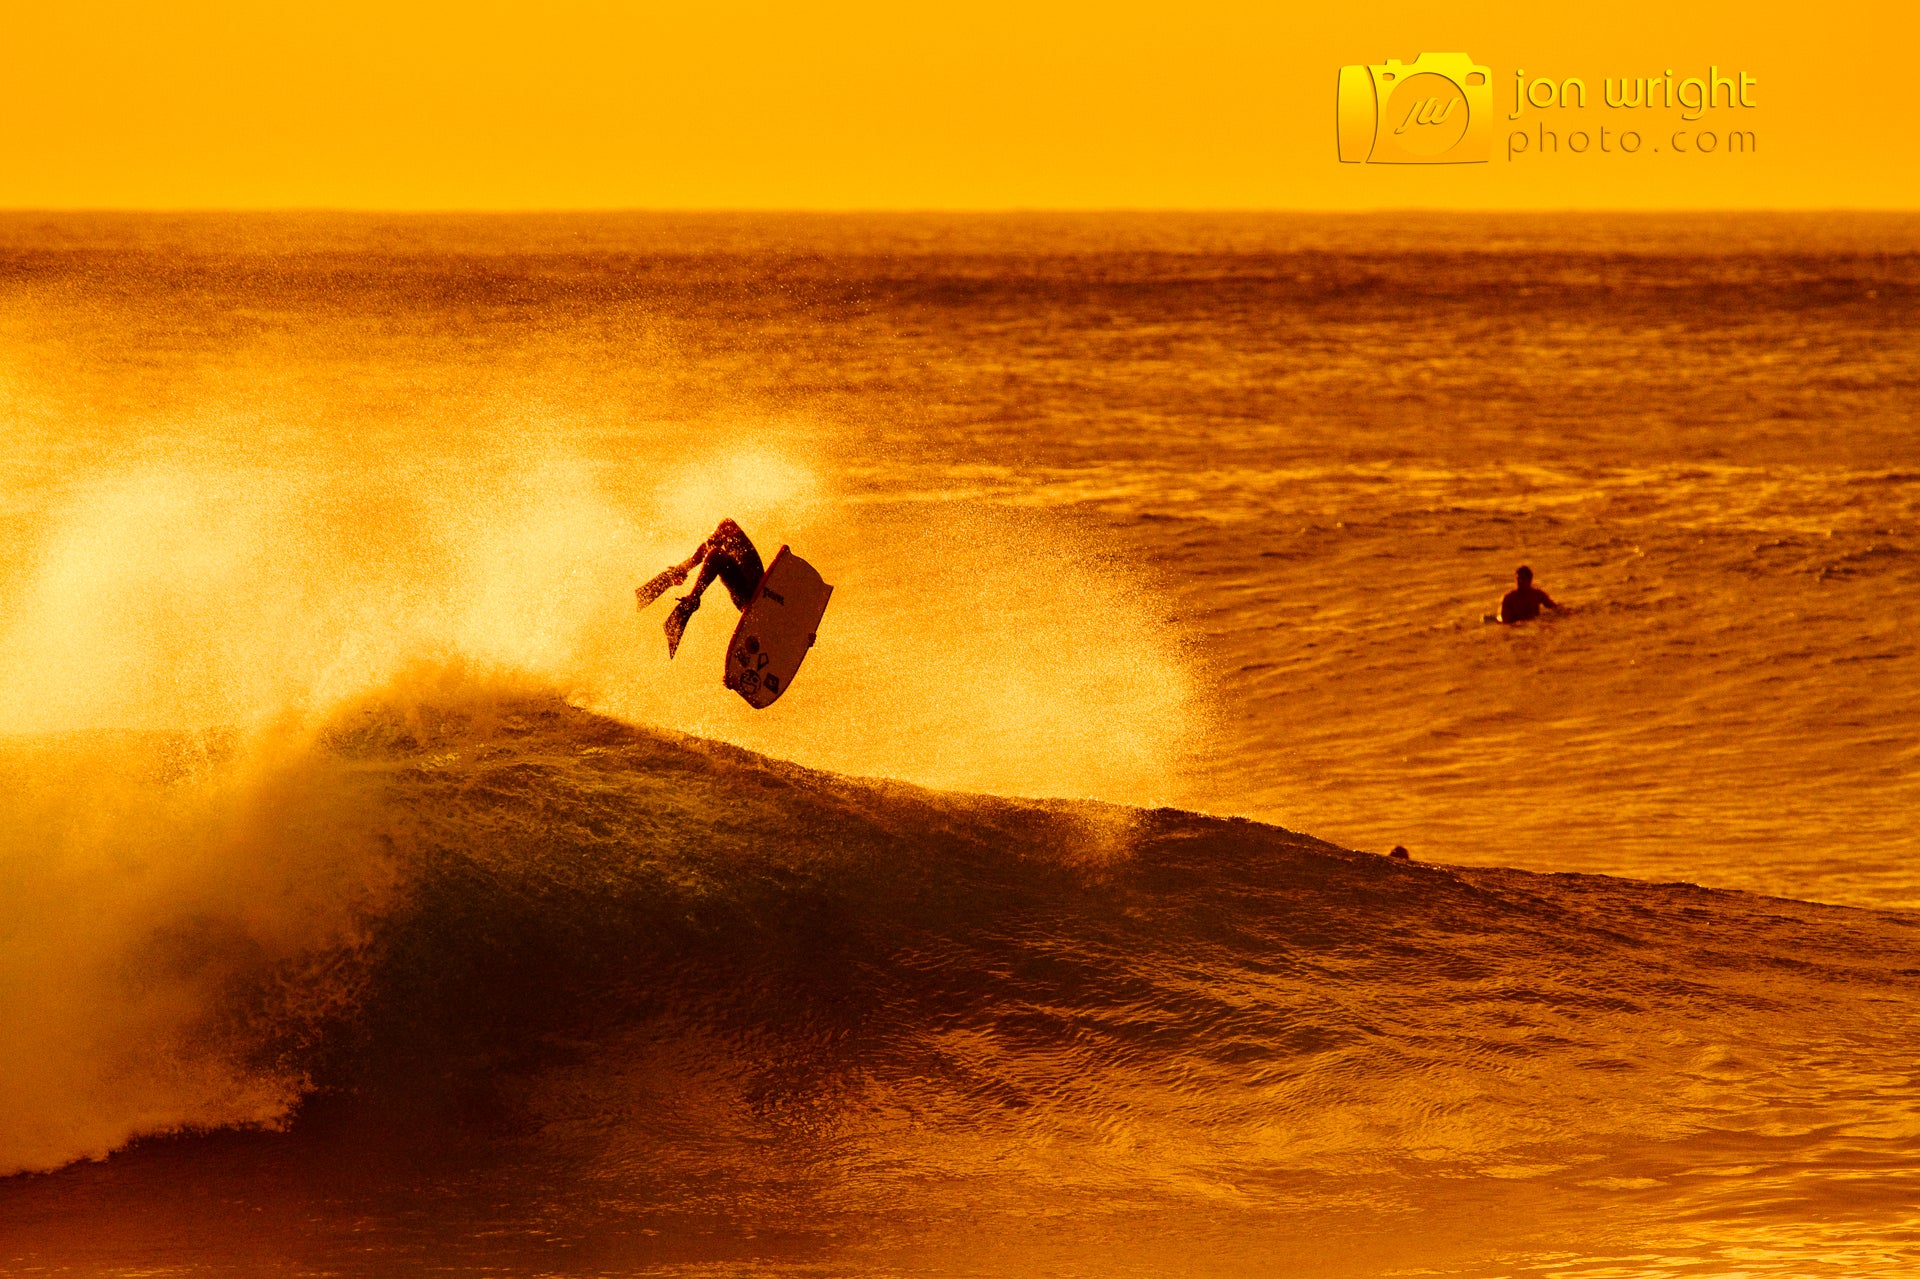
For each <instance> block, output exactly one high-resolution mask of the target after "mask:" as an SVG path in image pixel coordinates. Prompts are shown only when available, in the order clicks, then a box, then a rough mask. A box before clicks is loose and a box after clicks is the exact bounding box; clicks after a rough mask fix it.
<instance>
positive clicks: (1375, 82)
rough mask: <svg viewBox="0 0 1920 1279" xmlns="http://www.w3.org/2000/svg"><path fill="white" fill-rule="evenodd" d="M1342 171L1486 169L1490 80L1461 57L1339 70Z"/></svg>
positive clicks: (1429, 57) (1434, 56) (1437, 56)
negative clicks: (1361, 167) (1353, 167)
mask: <svg viewBox="0 0 1920 1279" xmlns="http://www.w3.org/2000/svg"><path fill="white" fill-rule="evenodd" d="M1339 124H1340V160H1341V163H1343V164H1359V163H1361V162H1362V161H1365V162H1366V163H1368V164H1485V163H1486V162H1487V159H1488V157H1489V156H1490V155H1491V154H1492V151H1493V77H1492V74H1491V73H1490V72H1488V70H1487V69H1486V68H1485V67H1481V66H1475V65H1474V61H1473V59H1472V58H1470V57H1468V56H1467V55H1466V54H1464V53H1423V54H1421V55H1420V56H1419V57H1417V58H1415V59H1414V60H1413V61H1412V62H1411V63H1405V64H1403V63H1402V62H1401V61H1400V60H1399V59H1398V58H1389V59H1388V60H1387V61H1385V62H1383V63H1381V64H1380V65H1378V66H1366V67H1363V66H1351V67H1341V68H1340V118H1339Z"/></svg>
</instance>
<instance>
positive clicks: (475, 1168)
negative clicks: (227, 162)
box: [0, 215, 1920, 1276]
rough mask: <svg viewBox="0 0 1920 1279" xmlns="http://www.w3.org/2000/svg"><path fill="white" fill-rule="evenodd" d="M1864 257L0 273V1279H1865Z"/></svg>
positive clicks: (1895, 698)
mask: <svg viewBox="0 0 1920 1279" xmlns="http://www.w3.org/2000/svg"><path fill="white" fill-rule="evenodd" d="M1917 252H1920V223H1916V222H1915V221H1914V220H1913V219H1911V218H1905V219H1903V218H1892V217H1883V218H1844V219H1833V218H1828V219H1817V218H1802V219H1789V218H1740V219H1736V218H1708V217H1696V218H1667V219H1630V218H1613V219H1581V218H1572V217H1562V218H1532V219H1494V220H1491V221H1489V220H1486V219H1466V218H1450V219H1441V220H1438V221H1436V220H1433V219H1423V218H1402V219H1391V218H1347V219H1341V218H1318V219H1311V218H1292V219H1285V218H1255V217H1236V218H1225V217H1222V218H1182V219H1174V218H1144V217H1142V218H1124V217H1105V218H1045V217H1030V218H1011V217H1009V218H998V219H977V218H976V219H958V218H954V219H946V218H933V217H927V218H891V219H835V218H798V217H795V218H771V217H768V218H719V217H714V218H668V217H632V218H611V217H601V218H522V219H465V220H454V219H425V220H401V221H392V220H386V221H382V220H378V219H358V218H343V217H283V218H272V219H251V220H249V219H231V218H229V219H191V218H189V219H163V218H116V217H107V216H97V217H78V216H61V217H34V216H25V215H15V216H11V217H9V218H8V219H7V220H6V221H5V222H4V223H3V224H0V281H3V282H4V283H3V287H0V420H4V421H5V423H6V431H5V434H4V443H3V444H0V468H3V470H0V473H4V475H5V477H6V480H5V487H4V506H3V507H0V528H3V529H4V539H3V540H0V589H3V590H4V593H5V597H6V599H7V600H8V610H7V617H6V619H5V622H4V625H5V627H6V629H7V635H6V643H5V648H4V650H3V651H0V731H4V732H5V733H6V734H7V735H8V736H7V739H6V742H7V744H6V746H5V748H4V750H0V775H3V776H4V781H5V787H4V790H0V796H3V798H0V804H4V805H5V806H6V817H7V819H8V820H7V822H6V833H5V834H4V835H0V859H4V860H0V867H4V870H0V874H4V877H5V878H4V883H5V887H6V892H5V895H4V896H5V904H4V905H0V935H4V936H5V937H6V938H7V939H8V942H7V948H6V959H5V961H4V964H3V965H0V1047H4V1051H0V1163H4V1164H5V1165H6V1166H7V1167H9V1168H23V1169H32V1170H39V1169H57V1168H61V1167H62V1166H63V1165H67V1164H69V1163H70V1161H72V1160H75V1159H85V1158H87V1157H97V1156H99V1155H102V1154H105V1153H106V1152H108V1151H109V1150H114V1149H117V1148H121V1147H123V1146H125V1144H126V1143H127V1142H128V1141H130V1140H133V1139H136V1138H139V1137H141V1136H143V1135H151V1134H160V1133H166V1132H170V1131H175V1130H178V1129H181V1128H183V1127H184V1128H187V1129H190V1130H193V1131H195V1132H200V1133H202V1134H203V1135H197V1136H188V1137H178V1138H172V1139H168V1140H162V1141H153V1140H148V1141H145V1142H141V1143H139V1144H137V1145H136V1147H135V1148H134V1149H132V1150H131V1151H123V1153H121V1154H118V1155H115V1156H114V1157H113V1158H111V1159H109V1160H107V1161H106V1162H104V1163H94V1164H88V1163H82V1164H79V1165H76V1166H70V1167H66V1168H65V1170H64V1171H57V1172H50V1173H46V1174H44V1175H29V1176H21V1177H15V1178H13V1179H10V1180H8V1181H6V1182H0V1258H4V1259H6V1261H7V1263H8V1264H10V1265H14V1266H52V1267H60V1266H69V1267H77V1268H79V1269H81V1270H83V1271H98V1272H113V1271H131V1270H134V1269H141V1268H148V1267H151V1266H155V1265H158V1266H186V1267H193V1268H208V1269H222V1268H225V1269H230V1270H233V1271H235V1272H247V1273H254V1272H279V1273H309V1272H328V1273H388V1272H392V1271H395V1270H398V1269H405V1268H409V1267H413V1266H417V1265H422V1264H430V1263H441V1264H446V1265H449V1266H452V1267H454V1268H456V1269H468V1270H487V1271H511V1272H529V1273H531V1272H546V1271H552V1270H560V1271H565V1272H577V1273H600V1272H614V1271H621V1272H630V1271H632V1270H633V1269H635V1268H637V1267H660V1268H664V1269H666V1270H670V1271H680V1272H685V1273H695V1272H699V1273H706V1272H708V1269H709V1268H712V1267H717V1268H719V1269H720V1270H722V1271H726V1270H728V1269H730V1268H742V1269H750V1270H752V1271H753V1272H754V1273H794V1274H812V1273H901V1272H906V1273H940V1274H947V1273H980V1274H1013V1273H1023V1274H1024V1273H1036V1272H1045V1271H1051V1272H1057V1273H1072V1274H1080V1273H1085V1274H1095V1273H1098V1274H1114V1273H1136V1274H1166V1273H1221V1274H1228V1273H1246V1274H1253V1273H1274V1272H1275V1270H1276V1268H1278V1269H1280V1270H1285V1271H1287V1272H1291V1273H1323V1274H1374V1273H1438V1274H1462V1275H1478V1274H1541V1275H1548V1274H1553V1275H1594V1276H1598V1275H1616V1274H1617V1275H1627V1274H1649V1273H1652V1274H1660V1273H1672V1274H1687V1273H1725V1272H1728V1271H1729V1270H1732V1269H1742V1268H1743V1269H1745V1270H1747V1271H1749V1272H1752V1273H1768V1274H1774V1273H1778V1274H1808V1273H1834V1274H1900V1273H1906V1272H1909V1271H1910V1270H1911V1269H1912V1268H1913V1265H1914V1264H1915V1260H1916V1257H1920V1239H1916V1231H1917V1229H1920V1221H1917V1220H1916V1217H1915V1215H1914V1212H1913V1209H1912V1205H1913V1204H1914V1203H1915V1202H1916V1201H1917V1198H1916V1191H1917V1190H1920V1187H1916V1185H1915V1184H1914V1182H1913V1173H1912V1169H1913V1168H1914V1167H1916V1166H1920V1165H1916V1162H1915V1156H1916V1153H1920V1151H1916V1141H1920V1116H1917V1114H1916V1099H1917V1098H1920V1090H1917V1089H1916V1086H1915V1081H1914V1078H1913V1068H1912V1045H1913V1044H1914V1042H1915V1031H1916V1029H1920V1028H1917V1027H1916V1016H1917V1015H1920V1000H1916V997H1915V994H1916V992H1915V982H1916V980H1920V976H1917V975H1920V937H1916V934H1915V931H1914V928H1915V924H1914V920H1915V918H1916V916H1914V915H1913V914H1912V913H1911V908H1912V907H1914V906H1916V905H1920V871H1916V869H1915V867H1914V865H1913V864H1912V863H1913V861H1914V859H1913V857H1912V856H1911V854H1913V853H1914V852H1915V851H1920V850H1916V846H1915V840H1914V836H1913V834H1912V831H1911V814H1912V813H1913V812H1914V811H1916V808H1920V803H1917V801H1920V744H1917V743H1920V735H1917V734H1916V733H1915V731H1914V730H1915V727H1916V725H1920V714H1917V713H1916V712H1920V704H1916V698H1920V694H1917V693H1916V692H1915V690H1916V688H1920V679H1917V678H1916V677H1917V676H1920V670H1917V669H1916V668H1917V667H1920V657H1917V656H1916V646H1915V644H1914V642H1913V640H1912V637H1911V635H1910V634H1909V628H1908V627H1907V625H1906V622H1905V615H1906V613H1907V612H1908V611H1909V610H1910V608H1911V607H1912V605H1913V604H1914V603H1916V602H1920V543H1916V540H1915V538H1916V534H1915V522H1914V521H1915V511H1916V505H1920V433H1917V432H1916V429H1915V427H1916V422H1915V405H1916V395H1915V392H1916V381H1920V362H1916V359H1915V353H1916V351H1920V342H1916V340H1915V339H1916V306H1915V303H1916V297H1917V296H1920V290H1917V289H1916V285H1917V284H1920V257H1916V253H1917ZM723 514H732V515H734V516H736V517H737V518H738V519H740V521H741V522H742V523H743V524H744V525H745V526H746V527H747V529H748V531H749V533H751V534H753V535H754V536H755V537H756V539H758V540H759V541H760V542H761V543H762V544H763V549H765V550H767V551H769V552H770V551H771V550H772V549H773V548H775V547H777V546H778V545H779V544H780V543H781V542H790V543H791V544H793V545H794V547H795V548H796V549H797V550H800V551H801V552H802V553H803V554H806V555H807V556H808V557H809V558H810V559H811V560H813V561H814V562H815V563H816V564H818V565H819V566H820V567H821V568H822V569H823V571H824V572H825V573H826V575H827V577H828V579H829V580H830V581H833V582H834V583H835V585H836V588H837V589H836V594H835V599H834V604H833V611H832V613H831V614H830V618H829V620H830V623H831V626H830V627H829V628H828V629H827V630H826V631H824V632H823V635H822V641H821V644H820V646H819V648H818V649H817V650H816V651H815V653H814V654H813V655H812V656H810V658H809V662H808V666H807V669H806V671H805V672H804V674H803V676H802V677H801V679H800V680H799V681H798V682H796V684H795V687H794V689H793V691H792V692H791V693H790V694H789V695H787V696H786V697H784V698H783V699H782V701H781V702H780V703H779V704H778V706H777V707H776V708H775V709H774V710H773V711H772V712H768V713H764V714H756V713H754V712H751V711H749V710H748V709H747V708H746V707H745V706H744V705H743V704H741V703H739V702H738V700H737V699H734V698H732V696H731V695H730V694H727V693H725V691H724V690H723V689H721V688H719V686H718V678H717V669H716V668H717V666H718V655H719V653H720V651H721V648H722V646H723V645H724V641H725V637H726V632H727V630H728V629H729V628H730V618H728V617H726V616H724V614H727V613H730V611H731V610H729V609H726V608H724V606H723V604H722V601H721V600H720V597H718V596H713V597H710V603H709V605H708V607H707V609H705V610H703V611H702V612H701V613H700V614H699V615H698V616H697V617H696V619H695V621H694V625H693V628H692V630H691V631H690V632H689V638H688V641H687V644H686V646H685V647H684V648H683V649H682V652H681V656H680V657H679V659H678V660H677V661H675V662H673V663H671V664H669V663H668V662H667V660H666V659H665V654H664V643H663V642H662V641H661V640H660V637H659V635H658V631H657V627H658V624H659V618H658V617H648V618H641V619H638V620H636V619H635V618H634V616H633V614H632V605H631V603H630V600H631V593H630V592H631V588H632V586H633V584H634V583H635V582H637V581H638V580H640V579H641V578H642V577H644V576H646V575H648V574H650V573H651V572H652V571H653V570H654V569H655V568H657V567H658V566H659V565H660V564H662V563H665V562H667V561H668V560H670V559H677V558H679V557H680V556H682V555H684V554H685V551H686V549H687V547H689V546H691V544H692V543H693V542H694V541H696V540H698V538H699V537H700V535H701V534H702V533H704V532H705V531H706V530H707V529H708V528H710V527H711V526H712V524H713V523H714V521H715V520H716V519H718V518H719V516H721V515H723ZM1522 562H1525V563H1528V564H1530V565H1531V566H1532V567H1533V568H1534V569H1535V571H1536V573H1537V574H1538V575H1539V580H1540V581H1541V583H1542V584H1543V585H1545V586H1546V587H1547V589H1548V590H1550V591H1551V592H1553V594H1554V595H1555V596H1556V597H1558V598H1559V599H1560V600H1562V601H1563V602H1565V603H1567V604H1568V605H1570V606H1571V607H1570V611H1569V612H1568V613H1567V614H1566V615H1565V616H1562V617H1558V618H1555V619H1553V620H1551V621H1548V622H1545V623H1542V624H1539V625H1536V626H1531V627H1525V628H1506V627H1499V626H1493V625H1487V624H1484V623H1483V621H1482V617H1483V615H1484V614H1486V613H1488V612H1491V611H1492V609H1493V608H1494V606H1495V604H1496V602H1497V600H1498V597H1499V594H1500V592H1501V591H1502V590H1503V589H1504V587H1505V585H1506V584H1507V579H1508V578H1509V576H1510V574H1511V572H1512V569H1513V567H1514V566H1515V565H1516V564H1519V563H1522ZM676 733H684V734H691V735H692V736H690V737H683V736H676V735H675V734H676ZM720 742H731V743H736V744H737V745H738V746H742V747H747V748H751V750H752V751H754V752H759V754H745V753H741V752H740V751H738V750H735V749H734V748H733V747H730V746H724V745H720V744H718V743H720ZM766 757H771V758H770V759H769V758H766ZM810 768H812V769H828V770H832V771H833V772H834V773H837V774H840V775H842V776H840V777H835V776H831V775H822V774H819V773H815V772H810V771H807V770H808V769H810ZM856 776H857V777H864V778H873V779H891V780H879V781H858V780H853V778H854V777H856ZM901 782H908V783H918V784H920V785H925V786H932V787H936V788H943V789H942V790H941V791H936V792H927V791H921V790H917V789H912V788H907V787H902V786H901V785H900V784H899V783H901ZM956 790H957V791H961V792H969V794H964V795H955V794H952V793H951V792H953V791H956ZM992 796H1003V797H1012V796H1027V797H1049V796H1051V797H1060V799H1058V800H1055V801H1050V802H1045V803H1040V804H1037V805H1036V804H1034V803H1030V802H1027V801H1025V800H1020V801H1016V800H1013V799H1008V798H993V797H992ZM1086 799H1096V800H1103V801H1108V803H1107V804H1105V805H1099V804H1095V805H1088V804H1085V803H1080V802H1067V801H1079V800H1086ZM1161 806H1172V808H1173V809H1185V810H1200V811H1202V812H1206V813H1211V814H1216V815H1217V816H1215V817H1201V816H1194V815H1190V814H1188V813H1182V812H1176V811H1171V809H1169V808H1165V807H1161ZM1247 817H1250V818H1254V819H1256V820H1255V821H1253V822H1248V821H1244V820H1228V819H1230V818H1247ZM1275 826H1281V827H1285V828H1287V830H1292V831H1305V832H1310V833H1311V834H1312V835H1313V836H1317V837H1319V838H1320V839H1324V840H1327V841H1331V842H1330V843H1328V844H1322V843H1320V842H1318V841H1317V840H1315V839H1310V838H1307V837H1304V836H1294V835H1290V834H1287V833H1286V831H1285V830H1278V829H1275ZM1394 843H1402V844H1406V845H1408V846H1410V847H1411V848H1413V849H1414V852H1415V856H1416V861H1415V863H1414V864H1413V865H1411V866H1409V865H1405V864H1394V863H1390V862H1388V861H1387V860H1385V859H1382V858H1378V857H1376V856H1373V855H1372V854H1373V853H1377V852H1378V851H1379V850H1381V849H1383V848H1385V847H1386V846H1388V845H1390V844H1394ZM1343 847H1345V848H1358V849H1362V850H1371V851H1369V852H1367V853H1366V854H1365V855H1362V854H1354V853H1348V852H1343V851H1341V850H1342V848H1343ZM1435 863H1444V865H1437V864H1435ZM1499 868H1509V869H1499ZM1527 872H1545V873H1544V874H1531V873H1527ZM1564 872H1580V874H1577V875H1570V874H1566V873H1564ZM1596 876H1625V877H1630V878H1631V879H1632V880H1639V881H1648V882H1641V883H1633V882H1625V881H1622V880H1618V879H1607V878H1597V877H1596ZM1675 881H1691V884H1699V885H1705V886H1706V887H1705V888H1698V887H1693V886H1691V884H1682V883H1676V882H1675ZM1722 889H1738V890H1746V891H1745V892H1725V891H1714V890H1722ZM1748 894H1767V895H1769V896H1753V895H1748ZM1785 899H1799V900H1785ZM1813 903H1825V904H1813ZM1863 908H1864V909H1863ZM289 1122H291V1125H292V1126H291V1130H290V1131H287V1132H266V1133H262V1132H259V1131H255V1130H254V1129H256V1128H257V1126H258V1125H261V1124H266V1125H269V1126H274V1125H278V1126H282V1127H284V1126H286V1125H287V1124H288V1123H289ZM210 1205H217V1207H210Z"/></svg>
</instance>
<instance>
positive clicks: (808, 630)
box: [726, 546, 833, 710]
mask: <svg viewBox="0 0 1920 1279" xmlns="http://www.w3.org/2000/svg"><path fill="white" fill-rule="evenodd" d="M832 596H833V588H832V587H831V586H828V585H827V584H826V583H825V582H823V581H821V580H820V574H819V573H817V572H815V571H814V568H813V565H811V564H809V563H807V562H806V561H805V560H803V559H801V558H800V557H799V556H798V555H795V554H794V553H793V552H792V551H791V550H789V549H788V548H786V547H784V546H782V547H781V548H780V553H779V554H778V555H776V556H774V557H773V563H772V564H771V565H770V566H768V568H767V571H766V572H765V573H764V574H762V575H761V578H760V585H758V586H756V587H754V590H753V598H752V599H750V600H748V601H747V607H746V608H745V609H744V610H742V611H741V613H740V624H739V625H738V626H736V627H734V628H733V638H732V639H731V640H729V641H728V643H727V676H726V683H727V687H728V688H730V689H732V690H733V691H734V692H736V693H738V694H740V696H741V697H743V698H745V699H746V701H747V704H748V705H749V706H752V707H754V708H755V709H757V710H764V709H766V708H767V707H769V706H771V705H773V703H774V702H775V701H776V700H778V698H779V696H780V694H782V693H784V692H786V691H787V687H788V685H790V684H791V683H792V682H793V677H794V675H795V673H796V672H798V671H799V669H800V663H801V662H802V661H804V660H806V656H807V650H808V649H810V648H812V647H813V641H814V637H815V635H816V634H817V632H818V630H819V627H820V618H821V616H822V615H824V614H825V613H826V611H827V601H828V600H829V599H830V598H832Z"/></svg>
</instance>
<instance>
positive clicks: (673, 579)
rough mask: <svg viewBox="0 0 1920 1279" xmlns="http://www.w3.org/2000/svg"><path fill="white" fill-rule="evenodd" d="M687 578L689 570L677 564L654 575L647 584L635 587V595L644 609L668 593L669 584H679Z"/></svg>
mask: <svg viewBox="0 0 1920 1279" xmlns="http://www.w3.org/2000/svg"><path fill="white" fill-rule="evenodd" d="M686 580H687V570H685V569H683V568H680V567H678V566H675V567H673V568H670V569H668V570H667V571H666V572H664V573H661V574H660V575H658V576H657V577H654V578H653V579H651V580H650V581H648V583H647V584H646V585H645V586H639V587H635V588H634V592H633V597H634V599H636V600H638V601H639V602H640V607H641V608H642V609H644V608H646V606H647V605H649V604H651V603H653V602H654V601H655V600H657V599H659V598H660V597H661V596H662V595H665V594H666V593H667V588H668V587H669V586H678V585H680V583H682V582H684V581H686Z"/></svg>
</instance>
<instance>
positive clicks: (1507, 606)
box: [1500, 564, 1563, 624]
mask: <svg viewBox="0 0 1920 1279" xmlns="http://www.w3.org/2000/svg"><path fill="white" fill-rule="evenodd" d="M1543 608H1550V609H1552V610H1553V611H1554V612H1556V613H1558V612H1561V611H1563V610H1562V609H1561V607H1560V605H1558V604H1556V603H1554V602H1553V597H1552V596H1551V595H1548V594H1547V593H1546V592H1545V591H1543V590H1541V589H1540V588H1539V587H1537V586H1535V585H1534V584H1533V570H1532V569H1530V568H1528V567H1527V566H1526V565H1525V564H1522V565H1521V566H1520V567H1519V568H1517V569H1515V570H1514V571H1513V589H1512V590H1510V591H1508V592H1507V593H1506V594H1505V595H1503V596H1502V597H1501V598H1500V620H1501V621H1502V622H1504V623H1509V624H1511V623H1513V622H1531V621H1532V620H1533V619H1534V618H1536V617H1538V616H1540V610H1541V609H1543Z"/></svg>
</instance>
